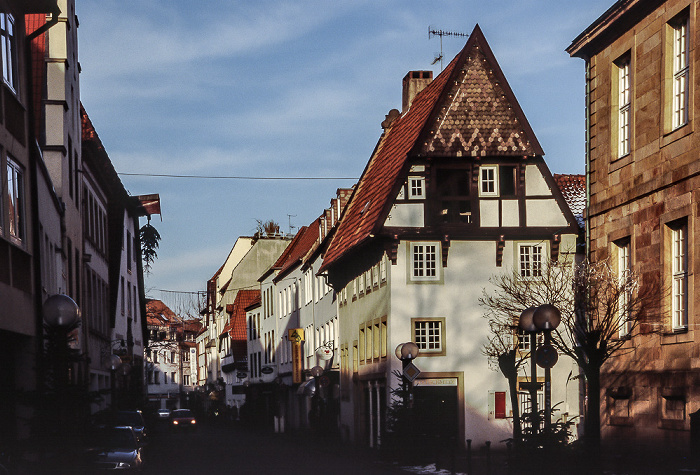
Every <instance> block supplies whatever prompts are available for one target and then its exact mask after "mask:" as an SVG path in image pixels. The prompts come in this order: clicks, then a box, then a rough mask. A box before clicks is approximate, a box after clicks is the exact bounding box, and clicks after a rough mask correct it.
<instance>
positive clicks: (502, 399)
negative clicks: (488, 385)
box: [495, 391, 506, 419]
mask: <svg viewBox="0 0 700 475" xmlns="http://www.w3.org/2000/svg"><path fill="white" fill-rule="evenodd" d="M495 396H496V404H495V406H496V411H495V412H496V419H505V418H506V393H505V391H496V394H495Z"/></svg>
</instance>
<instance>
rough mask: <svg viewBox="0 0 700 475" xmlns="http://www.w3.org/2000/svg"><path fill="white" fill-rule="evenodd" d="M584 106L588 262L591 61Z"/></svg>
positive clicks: (587, 253)
mask: <svg viewBox="0 0 700 475" xmlns="http://www.w3.org/2000/svg"><path fill="white" fill-rule="evenodd" d="M585 101H586V104H585V114H586V120H585V127H586V144H585V160H586V169H585V173H586V217H585V220H584V222H585V225H586V230H585V233H586V237H585V239H586V258H587V259H589V260H590V258H591V254H590V253H591V218H590V204H591V130H590V123H591V118H590V115H591V61H590V59H586V99H585Z"/></svg>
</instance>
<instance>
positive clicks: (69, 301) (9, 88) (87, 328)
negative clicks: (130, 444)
mask: <svg viewBox="0 0 700 475" xmlns="http://www.w3.org/2000/svg"><path fill="white" fill-rule="evenodd" d="M0 3H1V4H2V8H0V11H2V13H0V35H1V36H2V42H1V43H2V51H0V58H1V60H2V65H3V68H2V71H3V78H2V81H0V82H1V84H0V178H1V179H2V183H3V186H2V189H3V193H2V197H0V305H1V306H2V308H3V311H2V312H0V341H2V342H3V345H4V348H5V351H4V352H3V356H2V358H1V361H0V368H2V369H1V370H0V378H1V379H2V381H3V383H2V385H0V420H1V421H2V424H3V427H4V428H5V430H4V431H3V435H2V436H1V437H2V440H4V441H5V442H12V441H16V440H17V439H19V438H22V437H25V436H27V435H28V434H29V432H28V431H29V425H30V424H29V422H28V421H31V420H32V418H33V417H34V416H35V414H36V412H35V407H33V406H32V405H31V403H30V402H31V401H35V400H36V398H32V397H25V396H23V395H26V394H31V393H40V394H42V393H44V392H45V391H47V390H50V389H52V388H50V387H49V386H51V384H52V383H51V380H52V379H53V378H52V377H51V376H50V375H48V374H47V371H49V370H50V368H51V364H49V363H47V361H46V358H47V357H48V358H49V360H50V359H51V355H46V354H45V350H44V349H45V344H44V343H45V338H44V335H45V329H46V325H49V323H50V321H51V320H50V318H46V319H45V317H47V312H48V313H52V312H51V311H50V310H46V309H45V305H44V304H45V302H47V301H48V300H49V299H50V298H52V297H55V296H57V295H58V296H63V297H60V298H59V300H52V302H56V301H60V302H61V304H60V305H59V307H58V308H59V311H61V312H67V313H66V314H70V315H71V316H74V317H75V316H79V320H78V322H77V326H74V327H70V328H66V329H65V331H67V332H70V333H69V334H68V345H69V348H70V349H72V350H75V351H74V353H76V354H78V355H80V357H79V358H77V359H76V360H75V361H72V362H70V364H69V366H70V367H69V368H64V369H63V371H65V374H66V375H67V379H68V380H67V381H64V383H65V384H68V385H69V386H72V387H76V388H81V389H82V390H83V391H84V392H85V393H88V392H91V393H92V394H94V395H96V396H98V397H97V398H96V399H93V401H94V402H92V403H91V404H90V407H87V408H84V412H85V413H87V412H88V411H91V412H95V411H97V410H100V409H103V408H105V407H107V406H109V405H116V404H123V405H127V404H129V405H134V404H137V401H136V400H134V399H135V398H134V397H133V396H131V394H136V395H137V396H136V399H138V395H139V394H143V392H144V390H145V389H144V388H145V387H144V384H143V348H144V342H145V336H146V335H145V328H146V324H145V320H144V318H143V316H144V315H145V311H144V307H143V305H144V291H143V273H142V267H141V257H140V256H141V246H140V243H139V234H138V232H139V227H140V226H139V219H140V217H143V216H146V215H149V214H151V213H153V212H157V209H156V208H157V206H158V201H157V196H152V197H151V198H152V199H153V201H152V202H151V205H149V206H144V201H143V200H141V199H140V198H139V197H135V196H129V195H128V193H127V192H126V191H125V189H124V187H123V185H122V183H121V182H120V180H119V178H118V176H117V174H116V172H115V170H114V167H113V166H112V164H111V162H110V160H109V157H108V155H107V153H106V151H105V149H104V147H103V145H102V143H101V141H100V139H99V137H98V135H97V133H96V131H95V128H94V127H93V125H92V123H91V121H90V119H89V117H88V115H87V113H86V112H85V109H84V108H83V107H82V105H81V102H80V64H79V62H78V49H77V41H78V40H77V38H78V37H77V34H78V26H79V23H78V18H77V16H76V12H75V3H74V2H73V1H72V0H58V1H56V0H22V1H16V0H3V1H2V2H0ZM152 206H155V207H156V208H153V207H152ZM64 297H68V298H64ZM66 305H67V306H66ZM48 308H50V309H54V310H55V309H56V307H53V306H49V307H48ZM45 310H46V311H45ZM59 323H60V322H59ZM112 355H117V356H118V358H117V359H116V360H115V359H114V358H112ZM54 357H55V355H54ZM117 360H118V364H117V363H116V361H117ZM117 379H118V381H117ZM114 388H116V390H114ZM54 389H55V388H54ZM85 400H87V397H86V398H85Z"/></svg>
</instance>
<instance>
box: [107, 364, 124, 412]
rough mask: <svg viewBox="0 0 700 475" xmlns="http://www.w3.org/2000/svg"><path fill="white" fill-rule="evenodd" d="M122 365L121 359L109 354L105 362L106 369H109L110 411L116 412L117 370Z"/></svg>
mask: <svg viewBox="0 0 700 475" xmlns="http://www.w3.org/2000/svg"><path fill="white" fill-rule="evenodd" d="M121 365H122V359H121V358H120V357H119V355H115V354H111V355H110V356H109V360H107V367H108V368H109V371H110V375H109V381H110V390H111V395H112V396H111V397H112V401H111V406H112V411H114V412H116V411H117V369H119V367H120V366H121Z"/></svg>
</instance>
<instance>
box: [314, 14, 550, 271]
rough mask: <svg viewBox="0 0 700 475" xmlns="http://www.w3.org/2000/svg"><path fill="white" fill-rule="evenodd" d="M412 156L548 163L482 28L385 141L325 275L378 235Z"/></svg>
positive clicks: (338, 237)
mask: <svg viewBox="0 0 700 475" xmlns="http://www.w3.org/2000/svg"><path fill="white" fill-rule="evenodd" d="M414 154H421V155H423V156H436V157H445V156H447V157H465V159H466V158H467V157H482V156H486V155H488V156H509V157H528V156H536V155H540V156H541V155H544V152H543V151H542V149H541V147H540V145H539V142H538V141H537V138H536V137H535V134H534V132H533V131H532V129H531V128H530V125H529V123H528V122H527V119H526V118H525V115H524V113H523V112H522V109H521V108H520V105H519V104H518V101H517V99H516V98H515V95H514V94H513V91H512V90H511V89H510V86H509V85H508V82H507V81H506V79H505V76H504V74H503V72H502V71H501V69H500V66H499V65H498V62H497V61H496V58H495V57H494V56H493V53H492V52H491V49H490V47H489V45H488V43H487V42H486V39H485V38H484V35H483V33H482V32H481V29H480V28H479V26H478V25H477V26H476V27H475V28H474V31H473V32H472V34H471V35H470V37H469V40H468V41H467V43H466V45H465V46H464V48H463V49H462V51H461V52H460V53H459V54H458V55H457V56H456V57H455V58H454V59H453V60H452V61H451V62H450V64H449V65H448V66H447V68H445V70H444V71H443V72H442V73H440V74H439V75H438V76H437V77H436V78H435V80H434V81H433V82H432V83H430V84H429V85H428V86H426V87H425V89H423V90H422V91H421V92H420V93H418V94H417V95H416V97H415V98H414V100H413V103H412V104H411V106H410V108H409V110H408V111H406V112H405V113H404V114H403V115H401V116H400V117H399V118H397V119H396V120H395V121H394V122H393V124H392V125H391V127H390V128H389V129H388V131H387V132H386V133H385V135H384V136H383V137H382V138H380V141H379V143H378V144H377V147H376V149H375V152H374V153H373V155H372V156H371V157H370V160H369V163H368V164H367V167H366V168H365V170H364V172H363V173H362V177H361V178H360V181H359V183H358V185H357V187H356V189H355V193H354V194H353V196H352V198H351V200H350V203H348V205H347V208H346V210H345V214H344V215H343V217H342V220H341V221H340V224H339V227H338V230H337V232H336V234H335V236H334V237H333V239H332V240H331V243H330V245H329V248H328V250H327V252H326V254H325V256H324V260H323V265H322V266H321V271H323V270H325V269H327V268H328V267H329V266H331V265H332V264H333V263H334V262H336V261H338V260H339V259H340V258H341V257H343V256H344V255H345V254H347V253H348V252H349V251H350V250H351V249H354V248H356V247H357V246H360V245H362V244H363V243H365V242H366V241H367V240H368V239H369V238H370V235H372V234H373V233H376V232H377V231H378V230H379V229H380V228H381V226H382V224H383V222H384V220H385V219H386V216H387V215H388V213H389V211H390V207H391V204H392V202H393V198H395V193H396V192H397V191H398V186H400V182H401V183H402V182H403V180H404V179H405V176H404V175H405V174H406V172H407V163H408V158H409V156H412V155H414Z"/></svg>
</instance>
